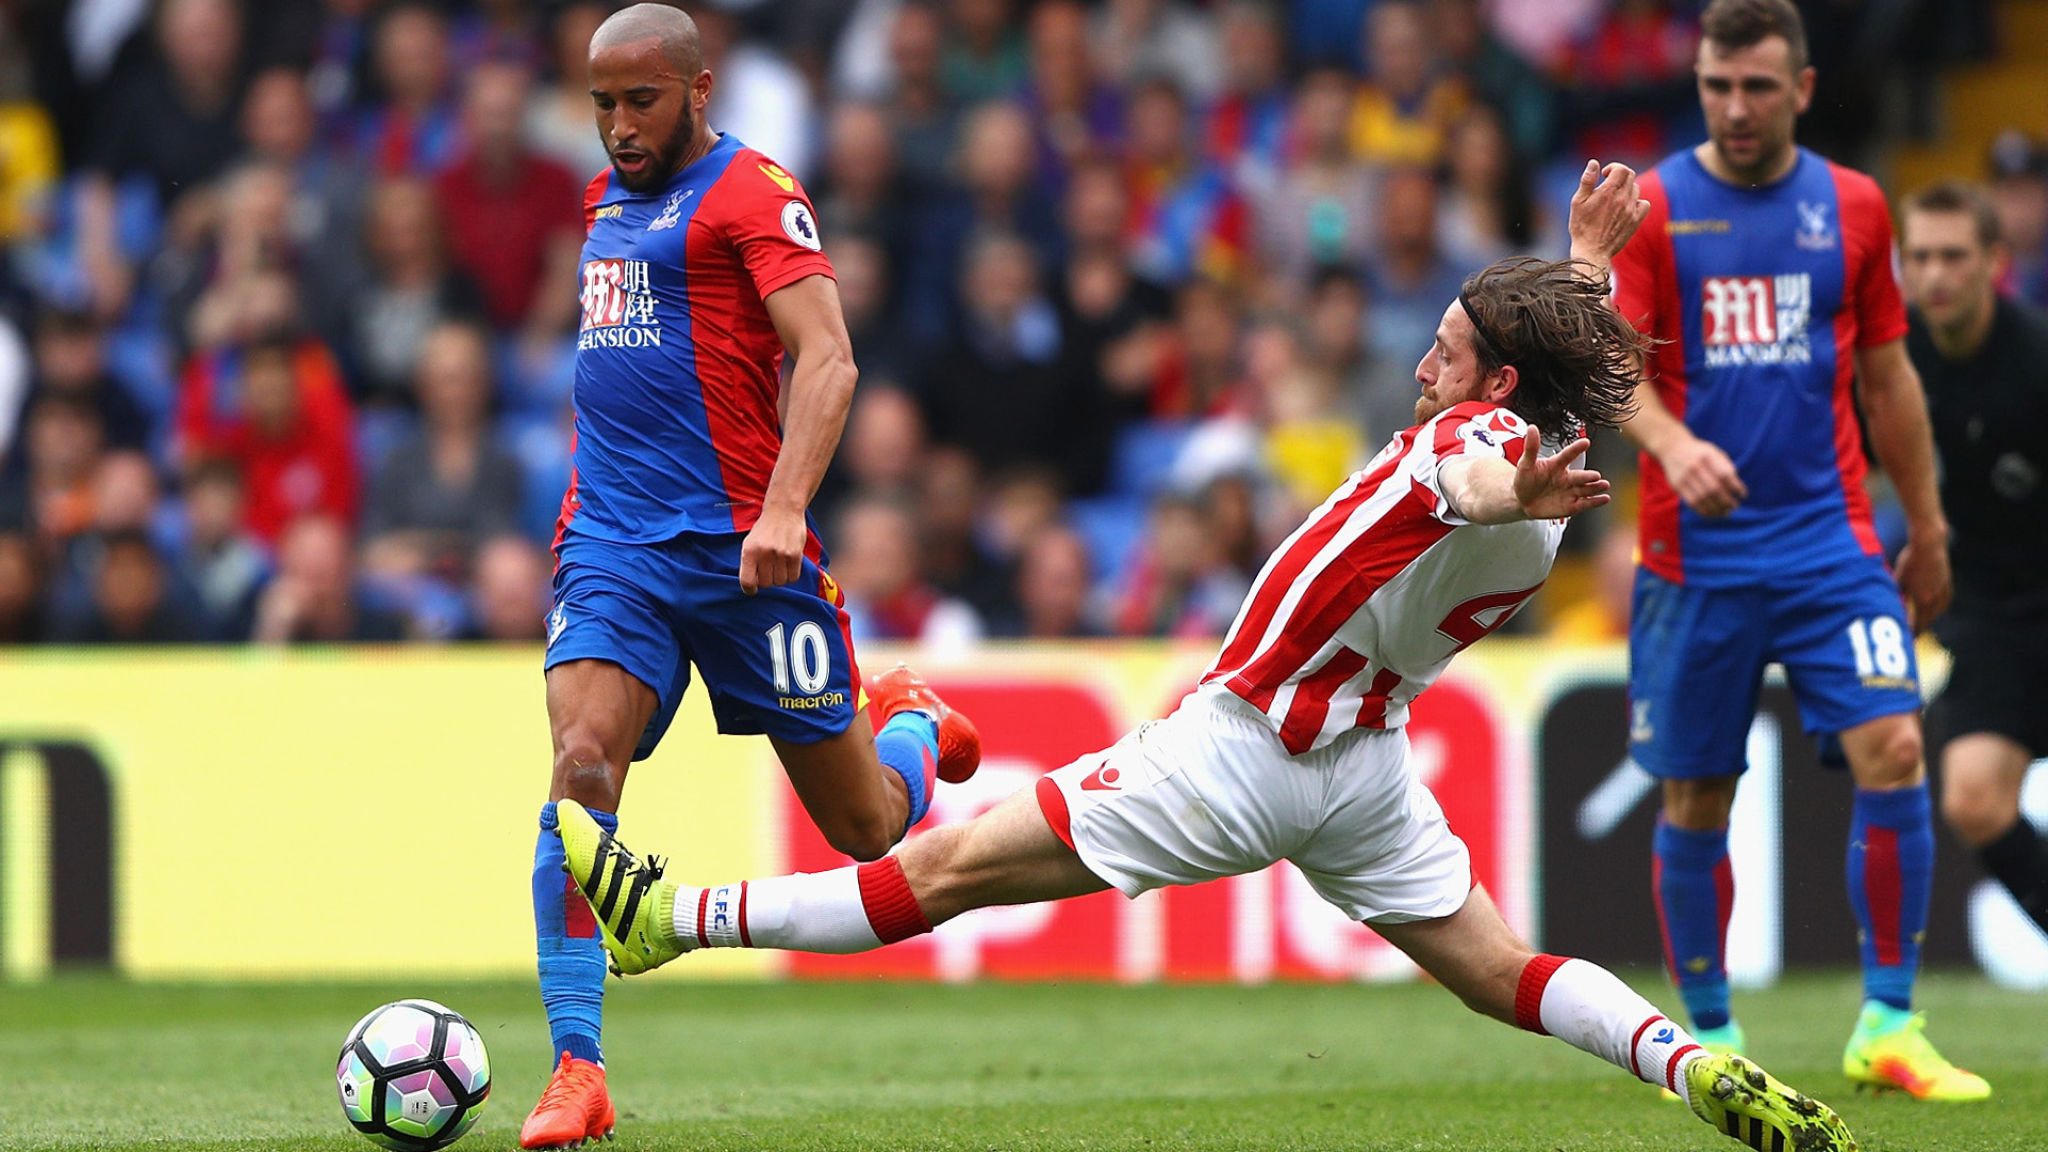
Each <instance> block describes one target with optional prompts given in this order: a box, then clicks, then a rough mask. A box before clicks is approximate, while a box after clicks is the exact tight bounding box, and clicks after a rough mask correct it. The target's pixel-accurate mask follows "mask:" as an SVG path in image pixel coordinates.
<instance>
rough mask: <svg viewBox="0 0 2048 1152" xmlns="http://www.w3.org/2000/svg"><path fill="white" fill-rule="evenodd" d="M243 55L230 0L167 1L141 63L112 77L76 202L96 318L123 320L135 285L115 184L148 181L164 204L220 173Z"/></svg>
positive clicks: (227, 153) (230, 154)
mask: <svg viewBox="0 0 2048 1152" xmlns="http://www.w3.org/2000/svg"><path fill="white" fill-rule="evenodd" d="M241 55H242V40H241V19H240V13H239V12H238V11H237V9H236V6H235V4H234V0H165V2H164V3H163V4H162V5H161V7H159V9H158V10H157V15H156V19H155V22H154V25H153V28H152V51H151V52H149V54H148V55H147V57H146V59H145V62H144V63H143V65H142V66H141V67H140V68H137V69H135V70H133V71H124V72H122V73H121V74H120V75H118V76H116V77H115V78H114V79H113V80H111V81H110V86H109V89H108V91H107V93H106V95H105V97H104V98H103V99H102V100H101V102H100V116H99V124H98V127H97V129H96V130H95V132H94V136H93V142H92V144H91V146H90V150H89V152H88V154H87V156H86V158H85V164H84V168H85V171H86V178H85V180H84V182H83V183H82V184H81V185H80V187H79V200H78V228H79V233H78V255H79V259H80V261H81V263H82V265H83V270H84V272H85V274H86V278H87V283H88V284H89V285H90V287H91V291H92V302H93V306H94V311H96V312H97V313H99V315H101V316H102V317H106V318H109V319H111V318H115V317H118V316H120V315H122V314H124V313H125V312H126V311H127V308H128V302H129V295H130V293H131V292H132V291H133V289H134V268H133V265H132V260H131V257H132V254H129V253H124V252H122V251H121V248H120V241H119V239H118V235H119V230H118V227H117V216H118V214H119V207H118V204H117V199H116V197H117V190H116V182H118V181H122V180H125V179H127V178H129V177H139V178H141V179H143V180H146V181H148V182H149V184H150V186H151V189H152V191H153V193H154V197H155V201H156V204H157V205H159V206H162V207H166V208H168V207H169V206H171V205H172V204H173V203H174V202H175V201H176V200H177V199H178V198H179V197H180V196H182V195H184V194H185V193H186V192H188V191H190V190H192V189H195V188H199V187H203V186H204V185H206V184H207V183H208V182H209V181H211V180H212V179H213V178H214V177H216V176H218V175H220V174H221V173H222V172H224V171H225V170H226V169H227V166H228V163H229V162H230V161H231V160H232V159H233V158H234V155H235V148H236V139H235V103H236V99H237V97H238V96H239V95H240V89H241V80H242V77H241Z"/></svg>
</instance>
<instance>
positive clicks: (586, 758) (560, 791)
mask: <svg viewBox="0 0 2048 1152" xmlns="http://www.w3.org/2000/svg"><path fill="white" fill-rule="evenodd" d="M621 775H622V773H621V772H619V771H617V770H615V769H614V768H613V767H612V765H611V764H610V763H609V762H608V761H606V759H605V754H604V745H603V743H602V742H600V741H599V740H598V739H596V737H594V736H589V735H585V734H581V733H577V732H570V733H568V734H566V735H565V736H564V737H563V739H562V748H561V751H560V752H557V753H556V754H555V775H554V794H555V795H557V796H562V797H566V798H567V799H570V800H574V801H576V802H577V803H578V804H581V805H583V806H584V807H585V808H591V809H595V810H597V811H599V812H616V811H618V810H619V784H620V779H619V778H620V776H621Z"/></svg>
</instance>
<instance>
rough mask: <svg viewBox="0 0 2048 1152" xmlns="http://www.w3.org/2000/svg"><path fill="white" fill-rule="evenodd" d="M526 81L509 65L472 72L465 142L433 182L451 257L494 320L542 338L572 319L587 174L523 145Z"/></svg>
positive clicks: (502, 327)
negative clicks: (578, 173)
mask: <svg viewBox="0 0 2048 1152" xmlns="http://www.w3.org/2000/svg"><path fill="white" fill-rule="evenodd" d="M527 88H528V83H527V76H526V73H525V72H524V71H523V70H522V69H520V68H519V67H518V66H516V65H512V64H485V65H483V66H481V67H479V68H478V69H476V70H475V71H474V72H471V73H470V74H469V76H468V78H467V81H466V83H465V87H464V93H463V128H464V131H465V133H466V134H467V136H468V146H467V147H466V148H465V149H464V151H463V153H462V156H461V159H459V160H457V161H456V162H455V163H453V164H451V165H450V166H448V167H447V168H445V169H443V170H442V172H441V174H440V175H439V176H438V177H436V178H435V182H434V189H435V192H436V194H437V196H438V198H439V202H440V208H441V226H442V229H443V235H445V236H446V237H447V240H448V256H449V259H450V260H451V261H452V262H453V263H454V264H455V266H456V267H458V268H460V269H462V270H463V271H464V272H467V273H468V274H469V276H470V278H471V279H473V280H474V281H475V282H476V284H477V285H478V287H480V288H482V289H483V295H484V315H485V316H487V317H488V318H489V319H490V322H491V325H492V327H494V328H496V329H497V330H498V331H500V332H505V333H518V334H519V335H520V336H521V338H522V339H524V340H526V341H527V342H528V344H529V345H530V346H533V347H540V346H544V345H546V344H547V343H548V342H550V341H552V340H555V339H557V338H559V337H561V336H563V335H564V334H566V333H567V332H568V331H569V328H570V326H571V325H572V324H573V323H574V321H575V317H576V307H577V305H576V290H577V284H576V265H577V260H578V258H579V254H580V252H581V251H582V248H583V233H584V229H583V210H582V205H583V195H582V193H583V185H584V183H585V181H584V180H578V179H577V178H576V177H575V175H573V174H572V173H571V172H570V171H569V170H568V169H567V168H564V167H562V166H561V165H560V164H557V163H555V162H554V161H552V160H549V159H547V158H545V157H543V156H540V155H538V154H536V153H534V152H533V151H531V150H530V149H528V148H527V146H526V138H525V135H524V133H525V123H526V102H527Z"/></svg>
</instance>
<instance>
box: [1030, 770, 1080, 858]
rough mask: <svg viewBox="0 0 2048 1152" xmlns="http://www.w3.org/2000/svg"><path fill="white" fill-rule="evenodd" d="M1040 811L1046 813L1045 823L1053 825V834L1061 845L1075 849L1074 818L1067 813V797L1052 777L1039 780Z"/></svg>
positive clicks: (1042, 777)
mask: <svg viewBox="0 0 2048 1152" xmlns="http://www.w3.org/2000/svg"><path fill="white" fill-rule="evenodd" d="M1038 810H1039V811H1040V812H1043V813H1045V822H1046V823H1047V824H1050V825H1052V834H1053V835H1055V836H1057V837H1059V838H1060V843H1062V844H1065V845H1066V846H1067V847H1068V848H1073V847H1074V818H1073V815H1072V814H1071V813H1069V812H1068V811H1067V795H1066V793H1064V792H1061V791H1060V786H1059V785H1057V784H1055V783H1053V782H1052V777H1050V776H1040V777H1039V778H1038Z"/></svg>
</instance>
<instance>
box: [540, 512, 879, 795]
mask: <svg viewBox="0 0 2048 1152" xmlns="http://www.w3.org/2000/svg"><path fill="white" fill-rule="evenodd" d="M745 539H746V534H745V533H742V532H732V533H724V534H718V535H700V534H685V535H682V536H678V537H676V538H675V539H672V540H667V541H663V542H661V543H658V544H617V543H613V542H611V541H608V540H598V539H594V538H592V537H589V536H585V535H580V534H578V533H577V532H576V531H575V530H574V529H573V528H571V529H570V531H569V532H568V534H567V535H566V536H565V537H564V538H563V540H562V544H561V547H560V549H559V550H558V552H557V553H556V565H555V599H554V609H553V611H551V612H549V613H548V621H547V624H548V647H547V659H546V667H547V668H553V667H555V666H556V665H557V664H564V663H567V662H569V661H571V660H607V661H610V662H611V663H613V664H617V665H618V666H619V667H621V668H624V669H625V670H626V671H627V672H629V673H631V674H632V675H633V677H634V678H636V679H638V680H639V681H640V682H641V683H643V684H646V685H647V686H648V687H649V688H651V689H653V690H654V694H655V696H656V697H658V698H659V700H660V705H659V706H658V707H657V708H656V709H655V713H654V717H653V718H652V719H651V720H649V721H648V724H647V729H646V731H645V732H643V733H641V736H640V743H639V746H638V747H637V748H636V749H635V750H634V753H633V759H635V760H644V759H646V758H647V757H648V756H649V755H651V754H653V752H654V747H655V745H656V744H658V743H660V742H661V737H662V734H663V733H665V732H667V731H668V726H669V724H670V722H671V721H673V720H674V719H675V714H676V708H677V707H678V706H679V705H680V704H681V703H682V700H683V692H684V691H685V690H686V689H687V688H688V687H689V686H690V666H691V665H693V664H694V665H696V667H697V671H698V673H699V674H700V675H701V676H702V677H703V678H704V690H705V691H707V692H709V693H710V694H711V711H712V715H713V716H714V717H715V718H716V719H717V722H718V730H719V731H720V732H725V733H731V734H743V735H757V734H763V733H765V734H767V735H769V736H774V737H777V738H778V739H784V740H789V741H792V742H795V743H800V744H810V743H815V742H817V741H819V740H822V739H825V738H826V737H830V736H837V735H838V734H840V733H841V732H844V731H846V728H847V725H849V724H851V723H852V722H853V717H854V710H855V708H856V707H857V706H858V704H859V696H860V672H859V669H858V667H857V665H856V664H855V663H854V655H853V640H852V638H851V637H850V636H849V635H848V633H847V619H846V610H845V607H844V605H845V599H844V597H843V596H841V595H840V592H839V587H838V585H837V584H836V583H834V582H833V580H832V577H831V576H830V575H828V574H827V573H826V571H825V569H824V568H823V567H822V566H821V564H822V563H823V562H824V556H823V554H822V552H821V553H820V554H819V556H818V557H817V559H816V560H813V559H812V558H810V557H806V558H805V560H804V563H803V572H802V574H801V575H800V576H799V577H798V578H797V580H796V582H795V583H794V584H784V585H781V586H779V587H774V588H762V589H761V590H760V591H759V592H758V593H756V594H755V595H753V596H748V595H746V594H745V593H743V592H741V591H740V576H739V573H740V544H741V542H742V541H744V540H745Z"/></svg>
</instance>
